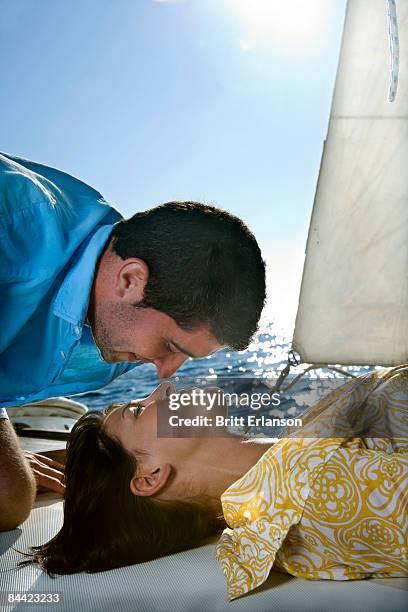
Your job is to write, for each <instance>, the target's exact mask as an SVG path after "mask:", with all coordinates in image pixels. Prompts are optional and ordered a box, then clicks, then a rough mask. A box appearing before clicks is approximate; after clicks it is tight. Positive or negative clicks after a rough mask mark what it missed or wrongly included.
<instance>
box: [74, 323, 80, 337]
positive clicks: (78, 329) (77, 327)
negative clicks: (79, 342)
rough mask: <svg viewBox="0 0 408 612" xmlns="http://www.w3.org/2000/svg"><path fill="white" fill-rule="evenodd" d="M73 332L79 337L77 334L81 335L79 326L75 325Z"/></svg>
mask: <svg viewBox="0 0 408 612" xmlns="http://www.w3.org/2000/svg"><path fill="white" fill-rule="evenodd" d="M74 332H75V333H76V335H77V336H79V334H80V333H81V328H80V327H79V325H75V327H74Z"/></svg>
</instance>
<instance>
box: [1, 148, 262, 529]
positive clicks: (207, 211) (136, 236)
mask: <svg viewBox="0 0 408 612" xmlns="http://www.w3.org/2000/svg"><path fill="white" fill-rule="evenodd" d="M0 286H1V298H2V299H1V302H0V319H1V322H2V326H1V329H0V407H6V406H15V405H18V404H24V403H28V402H32V401H37V400H40V399H43V398H46V397H54V396H58V395H72V394H75V393H80V392H85V391H89V390H92V389H97V388H100V387H102V386H104V385H106V384H108V383H109V382H110V381H111V380H113V379H114V378H116V377H117V376H120V375H121V374H123V373H124V372H127V371H128V370H130V369H132V368H134V367H135V366H136V365H138V364H140V363H153V364H154V365H155V366H156V370H157V373H158V375H159V376H160V377H162V378H166V377H169V376H171V375H172V374H173V373H174V372H175V371H176V370H177V369H178V368H179V367H180V366H181V365H182V364H183V363H184V361H185V360H186V359H188V358H189V357H192V358H201V357H204V356H206V355H209V354H211V353H213V352H215V351H216V350H218V349H220V348H222V347H226V346H228V347H231V348H233V349H238V350H240V349H244V348H245V347H246V346H247V345H248V344H249V342H250V339H251V337H252V335H253V334H254V332H255V331H256V328H257V324H258V320H259V317H260V314H261V311H262V307H263V304H264V300H265V266H264V262H263V260H262V257H261V253H260V250H259V247H258V245H257V243H256V240H255V238H254V236H253V235H252V234H251V232H250V231H249V230H248V228H247V227H246V226H245V225H244V224H243V222H242V221H241V220H239V219H238V218H237V217H234V216H232V215H230V214H228V213H227V212H225V211H222V210H219V209H216V208H214V207H211V206H205V205H203V204H199V203H197V202H170V203H168V204H164V205H162V206H158V207H156V208H153V209H151V210H148V211H145V212H140V213H136V214H135V215H134V216H133V217H131V218H130V219H128V220H123V219H122V218H121V215H120V214H119V213H118V212H117V211H116V210H115V209H114V208H112V207H111V206H110V205H109V204H108V203H107V202H106V201H105V200H104V198H103V197H102V196H101V194H100V193H98V192H97V191H95V190H94V189H93V188H91V187H89V186H88V185H85V184H84V183H82V182H81V181H79V180H77V179H75V178H73V177H72V176H69V175H68V174H65V173H63V172H60V171H58V170H55V169H53V168H49V167H46V166H43V165H40V164H36V163H33V162H29V161H26V160H22V159H19V158H16V157H12V156H9V155H0ZM3 416H6V415H5V414H4V413H3ZM10 428H11V425H10V424H9V423H1V429H0V465H1V466H2V467H0V485H1V484H3V488H2V500H5V502H4V503H3V501H0V529H4V528H10V524H12V523H13V520H10V519H8V520H7V521H6V522H5V523H3V524H2V522H1V515H2V512H3V515H5V514H4V513H6V514H8V515H10V514H11V515H12V516H15V515H16V514H18V517H17V519H16V521H14V522H16V524H18V522H19V520H21V519H20V515H21V516H23V515H24V512H21V503H20V501H19V495H20V493H19V492H20V491H23V490H24V491H25V497H24V496H23V497H24V499H25V505H26V507H28V506H30V504H31V502H30V500H31V497H30V495H28V497H27V495H26V492H27V482H32V481H31V480H30V472H29V469H28V465H27V464H26V463H25V462H24V461H22V459H21V454H19V453H18V452H17V451H16V453H14V455H13V457H14V458H13V461H12V462H11V463H10V462H8V463H6V462H4V461H3V458H4V457H6V456H7V457H9V456H10V448H11V447H13V448H14V447H15V444H14V442H15V440H14V438H13V432H11V429H10ZM2 435H3V437H2ZM6 439H7V440H8V442H7V444H6V443H5V442H4V440H6ZM13 440H14V442H13ZM3 472H4V474H7V476H5V475H4V474H3ZM13 473H15V475H16V478H14V479H13V477H12V475H13ZM22 474H23V475H24V477H22ZM19 478H20V480H19ZM20 481H21V482H20ZM4 483H5V484H6V486H5V485H4ZM12 483H15V484H14V485H12ZM19 483H20V484H21V486H20V484H19ZM30 486H31V485H30ZM8 492H9V494H8ZM27 500H28V501H27ZM14 506H16V507H18V508H19V512H16V513H13V510H12V509H13V507H14ZM10 508H11V510H10Z"/></svg>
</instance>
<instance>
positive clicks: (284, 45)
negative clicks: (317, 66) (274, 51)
mask: <svg viewBox="0 0 408 612" xmlns="http://www.w3.org/2000/svg"><path fill="white" fill-rule="evenodd" d="M227 4H228V5H229V6H230V7H231V9H232V10H233V11H234V13H235V14H236V15H237V16H238V18H239V19H240V21H241V22H242V26H243V33H242V37H241V49H242V50H243V51H250V50H251V49H253V48H254V47H257V46H266V45H267V46H273V47H274V48H276V47H277V48H279V49H280V50H281V51H282V52H283V53H290V54H295V53H299V52H304V51H313V50H316V49H318V48H319V47H320V46H321V44H322V42H323V40H324V37H325V35H327V33H328V24H329V16H330V9H331V8H332V4H333V0H227Z"/></svg>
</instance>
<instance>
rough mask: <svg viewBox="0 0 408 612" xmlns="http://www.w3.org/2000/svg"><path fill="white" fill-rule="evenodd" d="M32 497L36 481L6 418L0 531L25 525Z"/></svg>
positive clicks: (0, 453)
mask: <svg viewBox="0 0 408 612" xmlns="http://www.w3.org/2000/svg"><path fill="white" fill-rule="evenodd" d="M0 416H1V415H0ZM35 493H36V485H35V478H34V475H33V473H32V470H31V468H30V466H29V464H28V461H27V460H26V459H25V457H24V455H23V452H22V450H21V448H20V445H19V442H18V439H17V436H16V433H15V431H14V429H13V426H12V424H11V423H10V421H9V420H8V419H7V418H0V531H8V530H10V529H15V528H16V527H18V526H19V525H21V523H23V522H24V521H25V519H26V518H27V517H28V515H29V514H30V510H31V508H32V505H33V502H34V499H35Z"/></svg>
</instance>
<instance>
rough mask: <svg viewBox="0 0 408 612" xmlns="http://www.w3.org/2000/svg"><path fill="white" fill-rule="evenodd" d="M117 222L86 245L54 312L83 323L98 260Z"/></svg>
mask: <svg viewBox="0 0 408 612" xmlns="http://www.w3.org/2000/svg"><path fill="white" fill-rule="evenodd" d="M112 229H113V225H104V226H103V227H100V228H99V229H97V230H96V232H95V233H94V234H93V235H92V236H91V237H90V238H89V239H88V240H87V241H86V242H85V244H84V245H82V246H81V247H80V249H79V252H78V254H77V255H76V256H75V258H74V261H73V262H72V264H71V267H70V268H69V270H68V272H67V274H66V275H65V277H64V280H63V281H62V284H61V287H60V288H59V290H58V293H57V295H56V297H55V299H54V304H53V313H54V314H55V315H57V316H58V317H61V318H62V319H65V320H66V321H68V322H69V323H72V324H73V325H81V326H82V325H83V322H84V319H85V316H86V313H87V310H88V304H89V298H90V293H91V289H92V283H93V279H94V275H95V267H96V262H97V261H98V258H99V256H100V254H101V252H102V250H103V248H104V246H105V244H106V242H107V241H108V239H109V236H110V234H111V232H112Z"/></svg>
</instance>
